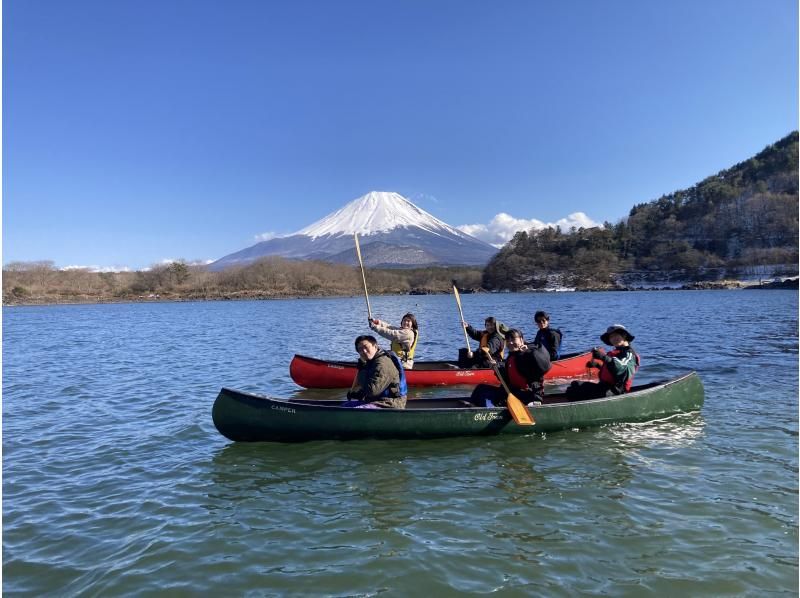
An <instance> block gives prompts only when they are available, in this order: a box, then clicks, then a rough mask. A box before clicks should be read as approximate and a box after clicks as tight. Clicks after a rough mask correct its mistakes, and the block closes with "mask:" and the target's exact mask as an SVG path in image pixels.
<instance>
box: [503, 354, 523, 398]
mask: <svg viewBox="0 0 800 598" xmlns="http://www.w3.org/2000/svg"><path fill="white" fill-rule="evenodd" d="M517 355H518V353H512V354H510V355H509V356H508V360H507V361H506V372H508V381H509V382H510V383H511V386H512V387H514V388H518V389H520V390H525V389H527V388H528V381H527V380H526V379H525V376H523V375H522V372H520V371H519V367H518V365H517Z"/></svg>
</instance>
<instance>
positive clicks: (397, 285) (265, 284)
mask: <svg viewBox="0 0 800 598" xmlns="http://www.w3.org/2000/svg"><path fill="white" fill-rule="evenodd" d="M481 276H482V271H481V269H479V268H472V267H457V266H454V267H429V268H411V269H405V268H404V269H388V268H387V269H368V270H367V272H366V278H367V284H368V289H369V292H370V293H375V294H408V293H421V294H427V293H444V292H450V291H451V290H452V280H453V279H456V280H458V285H459V288H462V289H466V290H470V289H477V288H479V287H480V284H481ZM363 292H364V291H363V283H362V280H361V271H360V270H359V269H357V268H354V267H353V266H347V265H342V264H331V263H328V262H321V261H294V260H287V259H284V258H279V257H266V258H263V259H261V260H258V261H257V262H254V263H252V264H250V265H247V266H242V267H236V268H229V269H227V270H223V271H221V272H211V271H209V270H208V269H207V268H206V267H205V266H196V265H190V264H187V263H186V262H185V261H175V262H172V263H169V264H160V265H157V266H153V267H152V268H149V269H147V270H141V271H136V272H91V271H89V270H86V269H71V270H59V269H57V268H56V267H55V266H54V263H53V262H52V261H36V262H12V263H9V264H7V265H6V266H5V267H4V270H3V303H5V304H19V303H65V302H92V301H95V302H103V301H138V300H143V299H144V300H147V299H181V300H203V299H257V298H263V299H267V298H283V297H317V296H341V295H358V294H361V293H363Z"/></svg>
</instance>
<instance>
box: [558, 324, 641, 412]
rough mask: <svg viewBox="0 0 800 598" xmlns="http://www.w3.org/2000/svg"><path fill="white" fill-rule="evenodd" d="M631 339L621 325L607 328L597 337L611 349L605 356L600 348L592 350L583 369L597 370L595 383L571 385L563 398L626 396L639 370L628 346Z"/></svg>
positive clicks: (636, 359)
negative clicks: (589, 358) (597, 379)
mask: <svg viewBox="0 0 800 598" xmlns="http://www.w3.org/2000/svg"><path fill="white" fill-rule="evenodd" d="M634 338H635V337H634V336H633V335H632V334H631V333H630V332H628V330H627V328H625V326H623V325H622V324H612V325H611V326H609V327H608V328H607V329H606V331H605V332H604V333H603V334H601V335H600V340H601V341H603V342H604V343H605V344H607V345H611V346H612V347H614V348H613V349H612V350H610V351H608V352H606V350H605V349H603V348H602V347H595V348H594V349H592V361H590V362H589V363H588V364H586V366H587V367H593V368H599V370H600V372H599V373H598V378H599V379H600V380H599V382H577V381H576V382H573V383H572V384H570V385H569V386H568V387H567V398H569V399H570V400H573V401H580V400H582V399H597V398H600V397H610V396H614V395H621V394H625V393H626V392H629V391H630V389H631V386H632V385H633V377H634V375H635V374H636V372H637V371H638V369H639V354H638V353H637V352H636V351H635V350H634V348H633V347H632V346H631V342H632V341H633V339H634Z"/></svg>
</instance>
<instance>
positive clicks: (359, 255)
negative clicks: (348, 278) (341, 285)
mask: <svg viewBox="0 0 800 598" xmlns="http://www.w3.org/2000/svg"><path fill="white" fill-rule="evenodd" d="M353 238H354V239H355V241H356V254H357V255H358V263H359V264H360V265H361V280H362V281H363V282H364V298H365V299H366V300H367V317H368V318H369V320H370V322H371V321H372V308H371V307H370V306H369V293H367V277H366V276H365V275H364V262H363V261H362V260H361V247H359V245H358V233H353Z"/></svg>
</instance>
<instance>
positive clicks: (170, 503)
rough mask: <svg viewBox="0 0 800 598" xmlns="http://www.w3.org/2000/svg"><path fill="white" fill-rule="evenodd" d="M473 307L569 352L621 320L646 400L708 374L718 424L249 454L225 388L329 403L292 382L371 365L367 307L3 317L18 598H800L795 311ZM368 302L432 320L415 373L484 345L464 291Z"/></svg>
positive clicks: (53, 310) (609, 296)
mask: <svg viewBox="0 0 800 598" xmlns="http://www.w3.org/2000/svg"><path fill="white" fill-rule="evenodd" d="M462 300H463V305H464V312H465V317H466V319H467V320H468V321H469V322H471V323H473V324H476V325H479V324H480V323H481V322H482V320H483V318H484V316H485V315H488V314H493V315H495V316H497V317H498V318H499V319H501V320H502V321H504V322H506V323H508V324H513V325H516V326H518V327H521V328H522V329H523V330H525V331H531V332H532V331H533V330H534V326H533V324H532V314H533V312H534V311H535V310H536V309H546V310H547V311H549V312H550V313H551V314H552V318H553V319H552V323H553V325H555V326H558V327H560V328H561V329H562V330H563V331H564V333H565V336H564V350H565V351H577V350H582V349H586V348H589V347H591V346H593V345H597V344H600V343H599V341H598V335H599V334H600V333H601V332H603V331H604V330H605V328H606V326H607V325H609V324H611V323H615V322H622V323H624V324H626V325H627V326H628V328H629V329H630V330H631V331H632V332H633V333H634V334H635V335H636V341H635V342H634V345H635V346H636V347H637V349H638V350H639V352H640V353H641V354H642V360H643V362H642V369H641V371H640V374H639V376H638V380H639V381H648V380H655V379H659V378H664V377H670V376H672V375H674V374H678V373H681V372H684V371H687V370H692V369H693V370H697V372H698V373H699V375H700V378H701V379H702V381H703V383H704V384H705V390H706V402H705V406H704V408H703V410H702V412H700V413H697V414H690V415H684V416H680V417H677V418H672V419H670V420H667V421H661V422H651V423H647V424H637V425H614V426H608V427H604V428H598V429H587V430H573V431H570V432H563V433H557V434H550V435H547V436H542V435H533V436H527V437H525V436H523V437H508V438H506V437H502V438H499V437H498V438H464V439H448V440H436V441H353V442H311V443H302V444H293V445H283V444H276V443H256V444H237V443H231V442H229V441H227V440H226V439H225V438H223V437H222V436H220V435H219V434H218V433H217V431H216V429H215V428H214V425H213V423H212V421H211V406H212V404H213V401H214V398H215V396H216V394H217V392H218V391H219V389H220V387H222V386H229V387H232V388H240V389H244V390H249V391H255V392H260V393H264V394H274V395H278V396H312V395H314V396H316V395H319V394H320V392H319V391H317V393H316V395H315V393H310V392H307V391H306V392H303V391H300V390H299V389H298V387H296V386H295V385H294V384H293V383H292V381H291V380H290V379H289V377H288V366H289V361H290V360H291V357H292V355H293V354H294V353H303V354H308V355H314V356H319V357H326V358H341V357H342V356H344V357H347V358H353V359H354V358H355V353H354V351H353V346H352V341H353V338H354V337H355V336H356V335H357V334H360V333H365V332H368V330H367V328H366V307H365V304H364V300H363V298H360V297H354V298H341V299H309V300H286V301H253V302H207V303H154V304H118V305H85V306H49V307H18V308H4V309H3V364H2V365H3V591H4V593H5V594H6V595H9V596H11V595H29V596H41V595H57V596H72V595H82V596H83V595H85V596H109V595H120V594H128V595H137V596H138V595H164V596H167V595H176V594H177V595H226V596H237V595H247V596H273V595H330V596H345V595H347V596H373V595H378V594H381V595H387V596H407V595H410V594H416V595H419V596H423V595H454V594H458V593H477V594H484V593H490V592H498V593H499V595H526V594H529V595H541V596H575V595H581V594H584V595H585V594H592V595H595V594H596V595H609V596H642V595H652V596H656V595H659V596H663V595H673V596H676V595H687V596H701V595H705V596H734V595H735V596H742V595H745V596H746V595H751V596H762V595H764V594H770V595H773V594H778V595H781V594H785V595H790V596H796V595H797V593H798V442H797V440H798V418H797V415H798V293H797V292H796V291H755V290H752V291H751V290H739V291H662V292H635V293H557V294H497V295H486V294H482V295H464V296H463V297H462ZM371 302H372V309H373V313H374V314H375V315H377V316H380V317H382V318H384V319H388V320H390V321H392V322H394V323H397V322H399V320H400V317H401V316H402V315H403V313H405V311H408V310H411V311H413V312H415V313H416V314H417V316H418V319H419V322H420V327H421V340H420V348H419V349H418V359H443V358H454V357H455V356H456V353H457V348H458V346H461V345H463V334H462V333H461V331H460V328H459V327H458V314H457V309H456V305H455V302H454V299H453V297H451V296H424V297H412V296H402V297H371ZM468 390H469V389H463V388H460V389H459V388H456V389H435V390H426V391H423V392H422V393H416V394H417V396H420V395H423V394H424V395H426V396H427V395H434V394H441V395H445V394H461V393H464V392H468ZM413 394H414V393H412V395H413ZM328 396H331V395H330V393H329V394H328Z"/></svg>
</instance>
